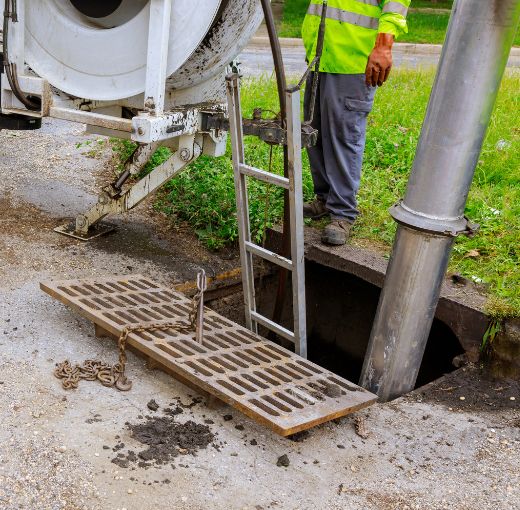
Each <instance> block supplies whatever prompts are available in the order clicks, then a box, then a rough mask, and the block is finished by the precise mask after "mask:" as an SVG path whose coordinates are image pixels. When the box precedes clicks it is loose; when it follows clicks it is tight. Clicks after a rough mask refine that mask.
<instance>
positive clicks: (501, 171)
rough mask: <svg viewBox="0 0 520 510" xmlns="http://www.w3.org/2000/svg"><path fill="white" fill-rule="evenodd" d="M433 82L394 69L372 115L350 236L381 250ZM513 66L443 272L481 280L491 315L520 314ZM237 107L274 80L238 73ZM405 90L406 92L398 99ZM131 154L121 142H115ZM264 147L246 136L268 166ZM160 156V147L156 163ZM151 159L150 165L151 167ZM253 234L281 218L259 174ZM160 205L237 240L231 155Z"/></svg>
mask: <svg viewBox="0 0 520 510" xmlns="http://www.w3.org/2000/svg"><path fill="white" fill-rule="evenodd" d="M432 81H433V72H414V71H398V72H395V73H394V74H393V76H392V77H391V79H390V82H389V83H388V84H387V85H385V86H384V87H382V88H381V89H380V90H379V92H378V94H377V97H376V102H375V105H374V111H373V112H372V114H371V116H370V117H369V127H368V133H367V146H366V152H365V161H364V169H363V180H362V185H361V190H360V193H359V208H360V211H361V213H362V214H361V216H360V218H359V220H358V222H357V223H356V225H355V228H354V232H353V238H352V243H353V244H356V245H359V246H369V247H372V248H376V249H378V250H380V251H382V252H383V253H388V252H389V250H390V246H391V243H392V240H393V236H394V233H395V228H396V227H395V223H394V222H393V220H392V219H391V218H390V216H389V214H388V208H389V207H390V206H391V205H392V204H394V203H395V202H396V201H397V200H398V199H399V198H401V197H402V196H403V195H404V192H405V187H406V182H407V179H408V175H409V171H410V168H411V166H412V162H413V158H414V153H415V148H416V144H417V140H418V136H419V133H420V129H421V124H422V120H423V117H424V113H425V109H426V104H427V100H428V97H429V93H430V88H431V84H432ZM519 90H520V74H519V73H513V72H509V73H508V74H507V75H506V77H505V79H504V82H503V85H502V88H501V91H500V95H499V99H498V102H497V105H496V108H495V111H494V114H493V118H492V121H491V125H490V129H489V132H488V135H487V138H486V141H485V144H484V148H483V151H482V155H481V157H480V161H479V164H478V167H477V171H476V175H475V179H474V182H473V186H472V189H471V193H470V196H469V200H468V205H467V211H466V212H467V215H468V216H469V217H470V218H471V219H472V220H473V221H475V222H477V223H480V224H481V230H480V232H479V233H478V235H477V236H476V237H474V238H471V239H470V238H466V237H461V238H458V239H457V241H456V244H455V248H454V251H453V256H452V259H451V264H450V271H452V272H456V273H459V274H461V275H462V276H464V277H466V278H468V279H471V280H474V281H476V282H479V283H481V284H482V285H484V286H485V287H486V288H487V289H488V290H489V293H490V296H491V298H492V299H491V301H490V306H489V309H490V311H491V312H492V314H493V315H495V316H503V315H507V316H520V270H519V267H520V94H519V92H518V91H519ZM242 97H243V102H244V114H245V115H251V114H252V110H253V107H257V106H258V107H263V108H266V109H272V110H276V109H277V105H276V93H275V85H274V83H273V81H271V80H267V79H264V80H255V81H245V83H244V84H243V89H242ZM403 98H405V99H403ZM114 148H115V150H116V151H118V152H119V153H121V152H122V151H126V152H127V153H128V150H129V145H128V143H123V144H121V143H120V142H118V143H116V144H115V145H114ZM269 154H270V148H269V147H268V146H267V145H266V144H264V143H262V142H260V141H259V140H257V139H255V138H248V139H247V146H246V159H247V162H248V163H249V164H252V165H255V166H259V167H261V168H268V166H269ZM165 157H167V151H166V152H165V151H164V150H163V151H162V152H160V153H159V154H157V155H156V158H155V162H154V163H155V164H157V163H158V162H160V161H162V160H163V159H164V158H165ZM149 168H150V167H149ZM272 168H273V171H275V172H278V173H281V172H282V153H281V149H280V148H279V147H274V148H273V167H272ZM249 191H250V194H249V196H250V209H251V211H250V217H251V227H252V231H253V235H254V236H255V238H256V240H258V241H260V240H261V239H262V237H263V233H264V229H265V228H266V227H269V226H272V225H273V224H275V223H277V222H279V221H280V218H281V215H282V207H283V205H282V202H283V199H282V193H281V191H280V190H279V189H277V188H269V187H266V186H265V185H264V184H261V183H258V182H256V181H253V182H251V184H250V190H249ZM304 193H305V197H306V198H307V199H309V198H311V197H312V182H311V178H310V173H309V165H308V161H307V158H306V157H305V156H304ZM156 207H157V209H159V210H161V211H163V212H165V213H166V214H168V215H169V216H170V217H171V218H172V220H173V221H176V222H187V223H188V224H189V225H191V227H192V228H193V229H194V230H195V231H196V232H197V234H198V236H199V238H200V239H201V241H202V242H204V243H205V244H206V245H207V246H209V247H210V248H213V249H217V248H220V247H222V246H224V245H225V244H228V243H233V242H235V241H236V237H237V227H236V218H235V198H234V184H233V172H232V168H231V163H230V154H229V148H228V154H227V155H226V156H225V157H222V158H208V157H201V158H199V159H198V160H197V161H196V162H195V163H193V164H192V165H191V167H190V169H189V170H188V171H186V172H184V173H182V174H181V175H180V176H178V177H177V178H176V179H174V180H172V181H170V182H169V183H168V184H167V185H166V186H165V187H164V188H163V190H162V191H161V192H160V194H159V196H158V199H157V201H156Z"/></svg>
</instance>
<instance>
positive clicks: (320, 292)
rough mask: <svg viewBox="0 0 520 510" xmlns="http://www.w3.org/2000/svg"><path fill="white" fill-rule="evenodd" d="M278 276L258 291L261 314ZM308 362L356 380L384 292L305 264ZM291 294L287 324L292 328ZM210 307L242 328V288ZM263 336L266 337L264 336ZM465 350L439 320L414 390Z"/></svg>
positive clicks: (453, 367) (446, 370)
mask: <svg viewBox="0 0 520 510" xmlns="http://www.w3.org/2000/svg"><path fill="white" fill-rule="evenodd" d="M276 285H277V277H276V276H269V277H263V278H261V281H260V282H259V285H258V287H257V296H258V307H259V311H260V313H262V314H265V315H266V316H268V317H269V316H270V315H271V314H272V311H273V306H274V297H275V296H276ZM306 290H307V331H308V351H309V354H308V357H309V360H311V361H312V362H314V363H316V364H317V365H319V366H321V367H324V368H326V369H327V370H330V371H331V372H334V373H335V374H337V375H339V376H341V377H344V378H346V379H348V380H350V381H358V380H359V377H360V375H361V369H362V366H363V361H364V357H365V353H366V350H367V346H368V342H369V338H370V332H371V329H372V324H373V321H374V317H375V314H376V309H377V305H378V302H379V296H380V292H381V290H380V288H379V287H377V286H375V285H372V284H370V283H367V282H366V281H364V280H362V279H361V278H358V277H356V276H353V275H351V274H349V273H347V272H344V271H339V270H336V269H332V268H329V267H326V266H323V265H321V264H318V263H314V262H306ZM290 292H291V291H290V289H288V300H287V302H286V304H285V310H284V323H285V325H286V326H287V327H289V326H290V325H291V322H290V321H291V307H292V305H291V302H290ZM210 306H211V307H213V308H215V309H216V310H217V311H219V313H221V314H222V315H225V316H227V317H229V318H231V319H232V320H234V321H237V322H240V323H243V321H244V319H243V310H244V307H243V302H242V295H241V289H240V288H238V289H237V288H235V289H234V293H233V294H232V295H229V296H227V297H224V298H222V297H221V298H219V299H215V300H214V301H211V302H210ZM264 333H265V332H264ZM464 352H465V350H464V348H463V347H462V345H461V344H460V342H459V339H458V338H457V336H456V335H455V334H454V333H453V331H452V330H451V329H450V328H449V327H448V326H447V325H446V324H444V323H443V322H441V321H440V320H438V319H435V321H434V324H433V327H432V330H431V333H430V337H429V340H428V344H427V347H426V351H425V354H424V358H423V362H422V365H421V369H420V372H419V376H418V379H417V384H416V387H421V386H423V385H425V384H427V383H429V382H431V381H434V380H436V379H439V378H440V377H442V376H443V375H445V374H447V373H450V372H452V371H454V370H456V368H457V367H456V365H455V364H454V360H455V362H456V361H457V358H458V357H461V356H462V355H463V354H464Z"/></svg>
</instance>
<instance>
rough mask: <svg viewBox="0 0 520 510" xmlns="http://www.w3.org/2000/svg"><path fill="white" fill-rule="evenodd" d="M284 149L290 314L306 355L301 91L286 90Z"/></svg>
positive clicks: (296, 339) (299, 351)
mask: <svg viewBox="0 0 520 510" xmlns="http://www.w3.org/2000/svg"><path fill="white" fill-rule="evenodd" d="M286 97H287V148H288V159H289V165H288V170H289V181H290V188H289V205H290V207H289V209H290V215H291V259H292V264H293V272H292V288H293V315H294V343H295V349H296V354H299V355H300V356H302V357H303V358H307V324H306V317H307V314H306V303H305V242H304V222H303V182H302V128H301V117H300V108H301V106H300V91H299V89H293V90H288V91H287V92H286Z"/></svg>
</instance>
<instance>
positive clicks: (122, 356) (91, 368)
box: [54, 273, 205, 391]
mask: <svg viewBox="0 0 520 510" xmlns="http://www.w3.org/2000/svg"><path fill="white" fill-rule="evenodd" d="M201 274H202V273H201ZM201 274H200V275H199V276H198V278H197V279H198V281H201V280H202V278H203V277H204V278H205V273H204V275H203V276H201ZM197 287H198V291H197V293H196V294H195V295H194V296H193V299H192V300H191V310H190V313H189V315H188V320H189V324H186V323H182V322H151V323H140V324H131V325H128V326H125V328H124V329H123V331H121V334H120V335H119V339H118V342H117V345H118V349H119V360H118V362H117V363H114V364H113V365H110V364H109V363H105V362H103V361H99V360H92V359H88V360H85V361H84V362H83V365H79V364H76V365H72V364H71V363H70V361H69V360H65V361H63V362H62V363H57V364H56V368H55V369H54V375H55V377H57V378H58V379H61V384H62V386H63V388H64V389H65V390H71V389H76V388H77V387H78V384H79V381H80V380H81V379H83V380H85V381H96V380H98V381H99V382H100V383H101V384H102V385H103V386H109V387H111V386H114V387H115V388H116V389H118V390H119V391H129V390H130V389H131V388H132V382H131V381H129V380H128V378H127V377H126V375H125V371H126V362H127V358H126V344H127V340H128V335H130V333H146V332H151V331H167V330H174V331H176V332H178V333H183V334H185V333H192V332H194V331H196V330H197V318H198V315H199V306H200V304H201V302H202V299H203V296H204V290H205V286H204V287H201V285H198V286H197ZM202 319H203V317H202Z"/></svg>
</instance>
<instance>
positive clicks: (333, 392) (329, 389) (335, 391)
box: [324, 382, 342, 398]
mask: <svg viewBox="0 0 520 510" xmlns="http://www.w3.org/2000/svg"><path fill="white" fill-rule="evenodd" d="M324 393H325V395H327V397H330V398H338V397H341V394H342V391H341V388H340V387H339V386H338V385H337V384H332V383H329V382H327V383H325V390H324Z"/></svg>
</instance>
